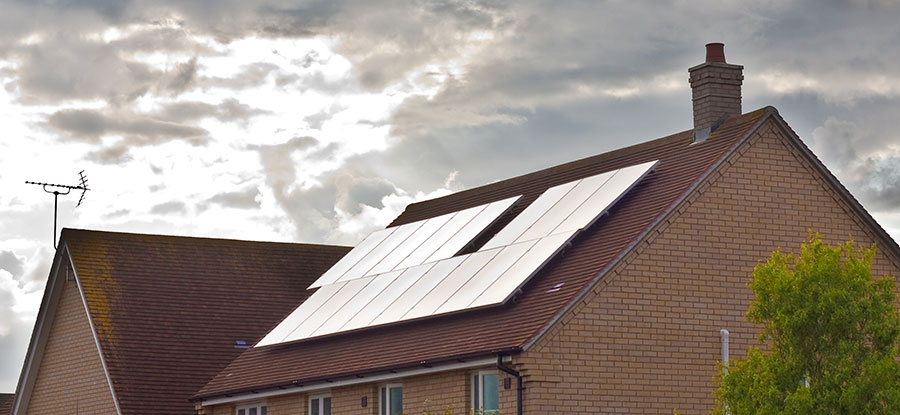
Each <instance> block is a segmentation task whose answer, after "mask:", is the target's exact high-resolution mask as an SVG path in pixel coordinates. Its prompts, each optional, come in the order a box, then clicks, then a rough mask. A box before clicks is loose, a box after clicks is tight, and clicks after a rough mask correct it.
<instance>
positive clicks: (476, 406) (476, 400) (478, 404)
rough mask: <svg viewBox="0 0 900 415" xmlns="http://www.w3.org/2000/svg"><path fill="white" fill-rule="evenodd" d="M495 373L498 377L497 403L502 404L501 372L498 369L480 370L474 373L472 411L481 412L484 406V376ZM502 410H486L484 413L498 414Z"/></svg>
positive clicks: (474, 412) (489, 414)
mask: <svg viewBox="0 0 900 415" xmlns="http://www.w3.org/2000/svg"><path fill="white" fill-rule="evenodd" d="M485 375H494V376H496V377H497V404H498V405H499V404H500V372H498V371H496V370H479V371H477V372H474V373H472V402H471V404H472V413H473V414H481V413H480V412H478V411H480V410H482V408H484V402H482V401H484V376H485ZM499 412H500V408H497V409H496V410H490V411H485V412H484V414H483V415H496V414H498V413H499Z"/></svg>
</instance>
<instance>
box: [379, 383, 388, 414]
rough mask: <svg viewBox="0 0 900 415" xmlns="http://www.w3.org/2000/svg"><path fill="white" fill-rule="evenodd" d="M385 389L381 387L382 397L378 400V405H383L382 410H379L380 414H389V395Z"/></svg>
mask: <svg viewBox="0 0 900 415" xmlns="http://www.w3.org/2000/svg"><path fill="white" fill-rule="evenodd" d="M385 389H387V388H381V399H380V400H379V402H378V405H381V410H380V411H378V413H379V414H380V415H387V395H386V394H385Z"/></svg>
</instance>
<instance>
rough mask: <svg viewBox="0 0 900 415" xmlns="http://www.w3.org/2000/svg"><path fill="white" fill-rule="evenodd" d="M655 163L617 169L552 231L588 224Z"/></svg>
mask: <svg viewBox="0 0 900 415" xmlns="http://www.w3.org/2000/svg"><path fill="white" fill-rule="evenodd" d="M656 163H657V162H656V161H652V162H649V163H643V164H638V165H635V166H631V167H626V168H624V169H619V170H617V171H616V174H615V175H614V176H612V177H611V178H610V179H609V180H608V181H607V182H606V183H604V184H603V186H602V187H601V188H600V189H598V190H597V191H596V192H594V194H593V195H591V197H589V198H588V199H587V200H586V201H584V203H582V204H581V205H580V206H579V207H578V208H577V209H575V211H574V212H572V214H571V215H569V217H568V218H566V220H565V221H563V222H562V223H561V224H560V225H559V226H557V227H556V228H555V229H554V230H553V233H559V232H562V231H568V230H573V229H580V228H587V227H588V226H590V225H591V224H592V223H593V222H594V221H595V220H597V218H598V217H600V215H601V214H603V213H604V212H606V211H607V209H609V207H610V206H612V205H613V204H615V203H616V202H617V201H618V200H619V199H620V198H621V197H622V196H624V195H625V194H626V193H628V191H629V190H631V188H632V187H634V186H635V185H636V184H637V183H638V182H639V181H640V180H641V179H642V178H643V177H644V176H645V175H646V174H647V173H649V172H650V170H651V169H653V167H654V166H655V165H656Z"/></svg>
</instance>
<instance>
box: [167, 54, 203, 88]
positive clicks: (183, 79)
mask: <svg viewBox="0 0 900 415" xmlns="http://www.w3.org/2000/svg"><path fill="white" fill-rule="evenodd" d="M197 69H198V65H197V57H196V56H195V57H193V58H191V60H189V61H187V62H184V63H181V64H179V65H178V66H176V67H175V69H174V70H173V71H172V72H171V73H170V74H168V76H167V78H166V79H165V80H164V81H163V85H162V89H163V90H164V91H166V92H169V93H170V94H171V95H176V96H177V95H178V94H181V93H182V92H184V91H186V90H188V89H190V88H191V87H192V86H194V83H195V82H196V81H197Z"/></svg>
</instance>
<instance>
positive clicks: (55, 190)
mask: <svg viewBox="0 0 900 415" xmlns="http://www.w3.org/2000/svg"><path fill="white" fill-rule="evenodd" d="M78 178H79V180H80V181H81V184H79V185H78V186H69V185H65V184H53V183H43V182H31V181H27V180H26V181H25V184H36V185H38V186H42V187H43V188H44V191H45V192H47V193H52V194H53V249H56V209H57V205H58V203H57V201H58V199H59V196H60V195H63V196H65V195H67V194H69V193H71V192H72V190H81V197H79V198H78V204H77V205H75V207H78V206H81V202H84V194H85V193H87V191H88V190H91V189H88V187H87V176H85V175H84V170H82V171H80V172H78Z"/></svg>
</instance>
